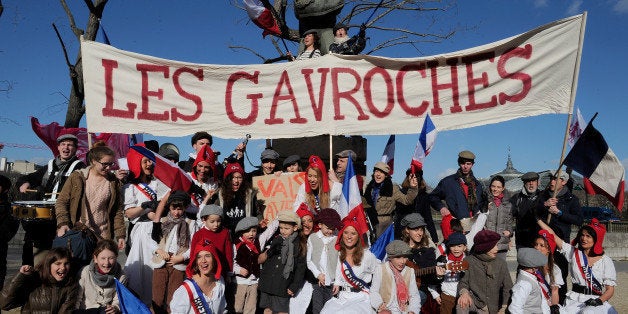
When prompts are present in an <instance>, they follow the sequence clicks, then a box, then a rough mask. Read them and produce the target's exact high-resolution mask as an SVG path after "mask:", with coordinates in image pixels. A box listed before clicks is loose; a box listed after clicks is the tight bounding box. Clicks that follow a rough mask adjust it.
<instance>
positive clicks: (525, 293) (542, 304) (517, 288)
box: [508, 247, 558, 314]
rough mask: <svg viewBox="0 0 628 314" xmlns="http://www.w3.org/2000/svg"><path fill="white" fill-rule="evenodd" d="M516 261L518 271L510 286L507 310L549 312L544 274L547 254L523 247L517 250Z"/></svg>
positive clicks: (513, 312) (547, 290)
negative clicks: (510, 293)
mask: <svg viewBox="0 0 628 314" xmlns="http://www.w3.org/2000/svg"><path fill="white" fill-rule="evenodd" d="M517 263H518V264H519V268H518V270H519V273H518V274H517V282H515V285H514V286H512V298H511V301H510V304H509V305H508V311H509V312H510V313H511V314H517V313H550V299H551V297H550V291H549V284H548V283H547V282H546V281H545V274H544V268H545V265H546V264H547V256H545V255H543V253H541V252H539V251H538V250H536V249H533V248H527V247H524V248H520V249H519V250H518V251H517ZM552 313H554V312H552ZM556 313H558V311H556Z"/></svg>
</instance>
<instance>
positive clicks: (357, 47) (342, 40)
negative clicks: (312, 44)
mask: <svg viewBox="0 0 628 314" xmlns="http://www.w3.org/2000/svg"><path fill="white" fill-rule="evenodd" d="M348 29H349V28H348V27H347V25H344V24H341V23H338V24H336V26H334V42H333V43H332V44H331V45H329V52H332V53H337V54H341V55H357V54H360V52H362V50H364V47H365V46H366V39H365V38H364V37H365V36H366V25H364V24H362V25H360V32H358V34H357V35H355V36H352V37H351V38H349V36H348V35H347V31H348Z"/></svg>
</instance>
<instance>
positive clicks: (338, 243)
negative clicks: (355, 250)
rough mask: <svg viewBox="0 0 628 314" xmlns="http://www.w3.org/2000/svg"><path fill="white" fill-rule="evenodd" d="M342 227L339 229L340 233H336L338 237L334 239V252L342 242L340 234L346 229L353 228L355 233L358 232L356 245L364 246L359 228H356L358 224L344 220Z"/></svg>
mask: <svg viewBox="0 0 628 314" xmlns="http://www.w3.org/2000/svg"><path fill="white" fill-rule="evenodd" d="M343 223H344V224H343V226H342V229H340V231H338V237H337V238H336V245H335V248H336V251H339V250H340V241H342V233H343V232H344V231H345V229H347V227H353V228H354V229H355V231H357V232H358V243H359V244H361V245H362V247H364V246H365V244H364V242H363V241H362V235H360V228H359V227H358V224H357V223H356V222H354V221H352V220H346V221H344V222H343Z"/></svg>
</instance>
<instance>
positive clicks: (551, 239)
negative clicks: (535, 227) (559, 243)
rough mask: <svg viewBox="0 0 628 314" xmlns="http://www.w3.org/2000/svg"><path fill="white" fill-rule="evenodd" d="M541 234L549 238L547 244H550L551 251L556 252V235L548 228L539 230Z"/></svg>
mask: <svg viewBox="0 0 628 314" xmlns="http://www.w3.org/2000/svg"><path fill="white" fill-rule="evenodd" d="M539 235H540V236H542V237H543V238H545V240H547V244H548V245H549V248H550V252H552V253H553V252H554V250H556V240H555V239H554V235H553V234H551V233H550V232H549V231H547V230H539Z"/></svg>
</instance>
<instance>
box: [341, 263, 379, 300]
mask: <svg viewBox="0 0 628 314" xmlns="http://www.w3.org/2000/svg"><path fill="white" fill-rule="evenodd" d="M340 270H341V271H342V276H343V277H344V279H345V281H346V282H348V283H349V284H350V285H351V286H352V287H353V288H355V289H360V290H362V291H363V292H366V293H369V288H370V287H371V285H370V284H368V283H366V282H365V281H364V280H362V279H360V278H358V276H356V275H355V274H354V273H353V269H352V268H351V265H349V263H347V261H344V262H342V264H340Z"/></svg>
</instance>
